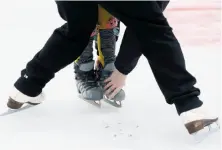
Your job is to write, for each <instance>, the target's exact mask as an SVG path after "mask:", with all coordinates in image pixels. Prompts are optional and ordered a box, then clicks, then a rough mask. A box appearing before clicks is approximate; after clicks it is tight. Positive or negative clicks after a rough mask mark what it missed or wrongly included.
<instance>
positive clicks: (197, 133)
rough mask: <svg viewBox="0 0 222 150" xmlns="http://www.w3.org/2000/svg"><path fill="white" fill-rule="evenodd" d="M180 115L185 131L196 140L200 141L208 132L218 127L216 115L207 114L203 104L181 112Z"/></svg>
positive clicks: (216, 129)
mask: <svg viewBox="0 0 222 150" xmlns="http://www.w3.org/2000/svg"><path fill="white" fill-rule="evenodd" d="M180 117H181V118H182V120H183V123H184V125H185V127H186V129H187V131H188V132H189V134H191V135H193V137H194V138H195V141H196V142H200V141H202V140H203V139H205V138H206V137H207V136H208V135H209V134H211V133H213V132H215V131H218V130H219V129H220V125H219V121H218V120H219V119H218V117H212V116H209V114H208V113H207V112H206V110H204V108H203V106H201V107H198V108H196V109H192V110H190V111H187V112H183V113H182V114H181V115H180Z"/></svg>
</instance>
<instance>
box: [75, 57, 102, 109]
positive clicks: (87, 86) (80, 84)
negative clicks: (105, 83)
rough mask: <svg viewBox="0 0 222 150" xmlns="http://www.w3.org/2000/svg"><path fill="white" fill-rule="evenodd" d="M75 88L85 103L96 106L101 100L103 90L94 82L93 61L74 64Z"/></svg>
mask: <svg viewBox="0 0 222 150" xmlns="http://www.w3.org/2000/svg"><path fill="white" fill-rule="evenodd" d="M74 69H75V80H76V87H77V89H78V92H79V94H80V97H81V98H82V99H84V100H87V102H90V103H93V104H95V103H96V104H98V105H99V106H100V100H101V99H102V98H103V90H102V88H101V87H100V86H99V85H98V82H97V81H96V76H95V72H94V61H90V62H88V63H82V64H80V65H78V64H76V63H75V64H74Z"/></svg>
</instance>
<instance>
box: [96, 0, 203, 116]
mask: <svg viewBox="0 0 222 150" xmlns="http://www.w3.org/2000/svg"><path fill="white" fill-rule="evenodd" d="M100 3H101V5H102V6H103V7H104V8H105V9H106V10H108V11H109V12H110V13H111V14H112V15H114V16H116V17H117V18H118V19H120V20H121V21H122V22H123V23H124V24H125V25H126V26H127V29H126V34H127V32H128V30H129V31H131V32H132V33H133V34H134V35H135V36H136V38H137V39H138V42H139V44H140V46H141V51H142V53H143V54H144V55H145V57H146V58H147V59H148V61H149V63H150V66H151V68H152V71H153V74H154V76H155V78H156V81H157V83H158V85H159V87H160V89H161V91H162V93H163V95H164V96H165V99H166V101H167V103H168V104H175V106H176V108H177V111H178V114H180V113H182V112H184V111H188V110H190V109H193V108H197V107H199V106H201V105H202V101H200V100H199V98H198V96H199V94H200V91H199V89H197V88H195V87H194V84H195V83H196V79H195V78H194V77H193V76H192V75H191V74H190V73H189V72H188V71H187V70H186V67H185V60H184V56H183V53H182V50H181V47H180V44H179V42H178V40H177V39H176V37H175V36H174V34H173V32H172V28H171V27H170V26H169V24H168V22H167V19H166V18H165V17H164V16H163V13H162V10H161V9H160V7H159V5H158V4H157V2H156V1H148V2H100ZM125 6H127V7H125ZM123 44H124V41H123ZM126 44H129V45H130V44H131V45H132V44H134V43H126V42H125V45H126ZM122 47H123V46H122ZM122 47H121V48H122ZM120 51H122V49H120Z"/></svg>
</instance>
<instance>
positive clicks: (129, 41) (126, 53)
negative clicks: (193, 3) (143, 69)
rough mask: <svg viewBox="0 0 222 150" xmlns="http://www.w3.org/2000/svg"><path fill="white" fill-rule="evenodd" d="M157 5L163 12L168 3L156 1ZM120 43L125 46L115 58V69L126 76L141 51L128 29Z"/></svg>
mask: <svg viewBox="0 0 222 150" xmlns="http://www.w3.org/2000/svg"><path fill="white" fill-rule="evenodd" d="M157 4H158V5H159V7H160V9H162V11H164V10H165V9H166V7H167V5H168V4H169V1H157ZM118 26H120V23H118ZM122 42H125V44H122V45H121V47H120V51H119V53H118V56H117V57H116V62H115V67H116V69H117V70H118V71H119V72H121V73H122V74H125V75H127V74H129V73H130V72H131V71H132V70H133V69H134V68H135V67H136V65H137V63H138V61H139V58H140V56H141V55H142V53H141V50H142V49H141V47H140V44H139V41H138V40H137V38H136V37H135V36H134V35H133V33H132V32H131V31H130V30H129V29H126V31H125V34H124V37H123V41H122ZM123 45H124V46H123Z"/></svg>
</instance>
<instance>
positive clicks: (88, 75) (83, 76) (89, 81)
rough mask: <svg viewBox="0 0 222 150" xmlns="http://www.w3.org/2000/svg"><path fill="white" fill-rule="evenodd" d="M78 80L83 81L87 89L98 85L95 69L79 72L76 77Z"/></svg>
mask: <svg viewBox="0 0 222 150" xmlns="http://www.w3.org/2000/svg"><path fill="white" fill-rule="evenodd" d="M76 80H80V81H81V83H82V86H83V87H84V89H85V90H89V89H92V88H95V87H98V83H97V81H96V76H95V72H94V70H91V71H87V72H78V78H77V77H76Z"/></svg>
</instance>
